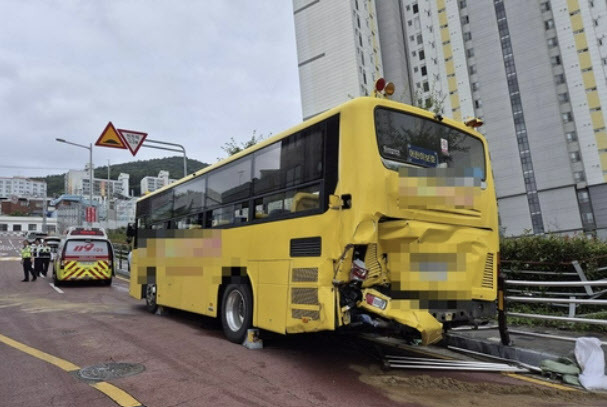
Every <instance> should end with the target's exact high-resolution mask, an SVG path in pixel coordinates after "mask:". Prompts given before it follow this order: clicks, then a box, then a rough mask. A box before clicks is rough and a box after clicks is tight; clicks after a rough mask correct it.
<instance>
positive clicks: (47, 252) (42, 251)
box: [38, 240, 51, 277]
mask: <svg viewBox="0 0 607 407" xmlns="http://www.w3.org/2000/svg"><path fill="white" fill-rule="evenodd" d="M38 257H39V258H40V262H41V265H40V273H41V274H42V275H43V276H44V277H46V273H47V272H48V265H49V263H50V262H51V247H50V246H49V245H48V243H47V242H46V240H42V244H41V245H40V246H38Z"/></svg>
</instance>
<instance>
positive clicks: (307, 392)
mask: <svg viewBox="0 0 607 407" xmlns="http://www.w3.org/2000/svg"><path fill="white" fill-rule="evenodd" d="M0 240H1V241H2V242H1V243H0V245H3V246H2V247H7V246H6V244H5V241H6V237H0ZM13 240H16V241H17V242H18V241H19V240H21V238H17V239H13ZM8 245H9V246H10V245H11V244H10V243H8ZM11 247H12V246H11ZM9 252H10V250H9ZM10 256H14V253H12V254H10ZM10 256H9V257H7V256H5V257H4V259H5V260H3V261H0V361H1V363H0V378H1V380H0V406H3V407H12V406H28V407H31V406H79V407H80V406H87V407H97V406H98V407H110V406H117V405H118V406H120V405H122V406H139V405H141V406H147V407H155V406H159V407H169V406H248V407H250V406H280V407H283V406H284V407H288V406H377V407H379V406H438V407H442V406H455V407H457V406H469V405H479V406H485V405H491V404H495V405H499V406H500V407H504V406H516V407H520V406H524V405H534V406H566V405H571V406H574V405H576V406H577V405H589V406H607V398H604V397H603V398H601V396H596V395H588V394H585V393H581V392H572V391H565V390H559V389H556V388H553V387H547V386H542V385H537V384H534V383H530V382H528V381H524V380H521V379H520V378H518V377H510V376H506V375H503V374H499V373H463V372H451V373H437V372H423V371H414V372H404V371H390V372H384V371H382V370H381V369H380V364H379V363H378V361H377V360H376V359H375V358H374V357H373V355H372V352H371V350H372V349H371V346H369V348H368V349H367V348H364V347H361V346H360V345H358V344H354V342H353V341H351V340H349V339H348V337H344V336H340V335H336V334H332V333H323V334H315V335H295V336H288V337H285V336H280V335H268V334H266V335H265V336H264V341H265V343H264V345H265V347H264V349H263V350H247V349H246V348H244V347H243V346H240V345H235V344H232V343H230V342H228V341H226V340H225V339H224V337H223V334H222V331H221V329H220V327H219V325H218V324H217V323H216V322H215V321H214V320H212V319H207V318H202V317H199V316H196V315H193V314H189V313H184V312H179V311H169V312H168V313H167V314H166V315H162V316H159V315H151V314H149V313H147V312H146V311H145V309H144V305H143V303H142V302H140V301H136V300H134V299H132V298H130V297H129V296H128V283H127V281H125V280H123V279H121V278H115V279H114V283H113V284H112V286H110V287H104V286H100V285H94V284H84V285H68V286H62V287H60V288H59V289H55V287H53V286H52V285H51V284H50V282H51V281H50V280H49V279H43V278H39V279H38V280H37V281H35V282H26V283H25V282H21V279H22V273H21V268H20V264H19V262H18V261H16V260H12V259H10ZM7 258H8V259H7ZM116 363H132V364H137V366H136V367H139V368H141V369H143V370H142V371H141V372H139V373H137V372H135V374H132V375H130V376H127V377H121V378H113V379H104V380H90V379H91V377H90V376H87V377H88V380H87V379H83V378H81V377H79V376H78V374H77V372H78V371H79V370H80V369H83V368H84V369H86V368H88V367H91V366H97V365H101V364H116ZM106 366H110V365H106ZM92 371H93V372H98V370H92ZM85 372H89V373H90V372H91V370H90V369H88V370H85ZM131 373H132V372H131ZM93 378H97V377H93Z"/></svg>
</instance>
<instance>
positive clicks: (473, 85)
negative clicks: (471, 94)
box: [472, 82, 478, 91]
mask: <svg viewBox="0 0 607 407" xmlns="http://www.w3.org/2000/svg"><path fill="white" fill-rule="evenodd" d="M477 90H478V82H472V91H477Z"/></svg>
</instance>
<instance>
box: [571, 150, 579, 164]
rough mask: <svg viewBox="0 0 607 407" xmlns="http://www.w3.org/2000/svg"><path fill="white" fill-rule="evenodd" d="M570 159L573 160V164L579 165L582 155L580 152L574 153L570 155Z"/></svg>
mask: <svg viewBox="0 0 607 407" xmlns="http://www.w3.org/2000/svg"><path fill="white" fill-rule="evenodd" d="M569 159H570V160H571V162H572V163H577V162H579V161H580V153H579V152H578V151H574V152H572V153H569Z"/></svg>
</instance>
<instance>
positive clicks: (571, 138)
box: [565, 131, 577, 143]
mask: <svg viewBox="0 0 607 407" xmlns="http://www.w3.org/2000/svg"><path fill="white" fill-rule="evenodd" d="M565 137H567V141H568V142H570V143H571V142H573V141H576V140H577V134H575V131H569V132H567V133H565Z"/></svg>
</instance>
